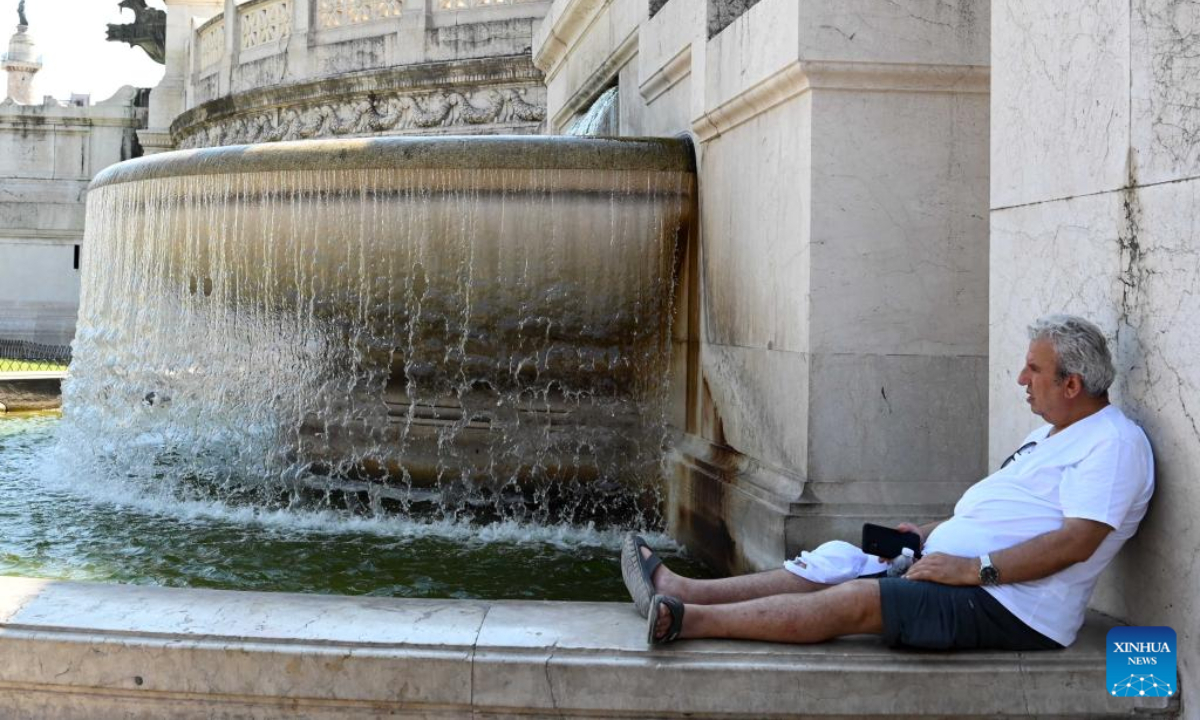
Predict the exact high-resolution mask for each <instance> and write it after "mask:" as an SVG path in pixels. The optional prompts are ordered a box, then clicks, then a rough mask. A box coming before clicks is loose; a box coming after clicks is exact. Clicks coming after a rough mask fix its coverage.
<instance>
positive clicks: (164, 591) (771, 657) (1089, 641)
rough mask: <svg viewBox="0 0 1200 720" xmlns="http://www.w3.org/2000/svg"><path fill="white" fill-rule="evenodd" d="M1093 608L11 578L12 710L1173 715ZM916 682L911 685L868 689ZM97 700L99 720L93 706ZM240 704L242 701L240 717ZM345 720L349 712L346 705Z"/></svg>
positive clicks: (260, 714)
mask: <svg viewBox="0 0 1200 720" xmlns="http://www.w3.org/2000/svg"><path fill="white" fill-rule="evenodd" d="M1110 624H1111V623H1110V622H1109V621H1106V620H1104V619H1102V618H1099V617H1095V618H1093V619H1092V621H1091V622H1090V623H1089V625H1088V626H1087V627H1085V630H1084V632H1083V633H1082V635H1081V639H1080V641H1079V642H1078V643H1077V644H1076V645H1075V646H1073V647H1072V648H1070V649H1068V650H1065V651H1062V652H1053V653H1028V654H1026V653H996V652H973V653H921V652H903V651H896V650H889V649H887V648H884V647H883V646H882V645H880V644H879V642H878V640H877V639H875V638H867V637H852V638H845V639H842V640H838V641H835V642H831V643H826V644H823V645H817V646H808V647H800V646H789V645H779V644H772V643H751V642H729V641H689V642H680V643H676V644H674V645H672V646H668V647H664V648H649V647H647V646H646V644H645V640H644V632H645V623H644V620H642V618H640V617H639V616H638V615H637V614H636V613H635V612H634V611H633V609H632V606H631V605H628V604H623V603H619V604H613V603H553V602H486V601H450V600H401V599H384V598H361V597H330V596H315V595H295V594H272V593H258V592H232V591H216V590H181V589H168V588H155V587H133V586H116V585H100V584H87V583H71V582H57V581H44V580H30V579H20V578H0V715H5V716H7V714H10V713H14V712H15V713H17V714H21V713H24V712H28V711H30V710H31V709H33V710H35V711H36V712H37V713H38V716H39V717H69V718H76V717H108V716H120V717H154V716H155V713H159V714H160V716H165V715H162V714H163V713H166V714H168V715H174V716H177V717H205V716H211V715H206V714H205V713H208V712H210V711H213V708H218V707H221V708H226V710H224V711H223V712H226V714H224V715H222V717H255V718H267V717H271V718H274V717H306V716H312V715H311V712H310V711H313V709H314V708H318V707H319V708H321V709H322V710H321V712H322V713H325V712H328V713H329V716H330V717H336V716H341V717H384V716H387V717H394V716H397V715H399V716H414V717H420V716H435V715H436V716H438V717H464V718H465V717H479V716H481V715H492V714H495V715H497V716H505V717H514V716H526V715H544V714H546V713H555V712H557V713H561V714H566V715H571V716H578V717H593V718H600V717H631V716H636V717H646V716H653V717H683V716H688V717H716V716H720V717H723V718H751V717H755V718H763V717H803V716H805V715H824V716H830V715H834V716H836V715H842V716H913V715H919V714H944V715H956V716H969V715H996V714H1005V715H1013V714H1015V715H1016V716H1022V715H1037V714H1054V715H1066V716H1081V717H1082V716H1088V717H1101V716H1122V715H1130V714H1133V713H1134V712H1136V713H1137V714H1138V715H1139V716H1146V715H1150V716H1155V715H1159V716H1170V715H1172V714H1174V713H1175V712H1176V711H1177V704H1176V703H1171V704H1168V703H1167V702H1166V701H1165V700H1159V699H1149V698H1147V699H1137V700H1130V699H1126V698H1121V699H1119V702H1118V699H1116V698H1109V697H1107V695H1106V694H1105V693H1103V692H1102V691H1101V688H1103V684H1104V649H1103V642H1104V634H1105V632H1106V631H1107V627H1108V626H1109V625H1110ZM870 687H903V688H905V690H904V692H899V693H882V692H878V693H877V692H864V691H863V689H864V688H870ZM89 708H90V711H92V715H89V714H88V713H89ZM233 708H242V710H238V711H236V712H235V711H234V710H232V709H233ZM339 713H340V714H339ZM321 717H325V715H321Z"/></svg>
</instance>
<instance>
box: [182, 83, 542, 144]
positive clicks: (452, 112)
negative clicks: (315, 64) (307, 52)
mask: <svg viewBox="0 0 1200 720" xmlns="http://www.w3.org/2000/svg"><path fill="white" fill-rule="evenodd" d="M545 117H546V108H545V107H544V106H541V105H535V104H532V103H530V102H528V101H527V100H526V98H525V91H524V90H522V89H517V88H503V89H491V88H489V89H483V90H476V91H465V92H458V91H440V92H433V93H423V94H420V95H416V94H406V93H393V94H385V95H377V96H374V98H372V97H360V98H354V99H349V100H345V101H341V102H321V103H314V104H312V105H305V106H294V107H285V108H271V109H268V110H262V111H257V112H252V113H248V114H245V115H239V116H235V117H232V118H225V119H221V120H217V121H215V122H211V123H207V124H203V125H199V126H196V127H195V128H185V129H183V130H181V131H180V133H179V136H180V137H179V138H178V140H177V142H176V147H178V148H179V149H181V150H183V149H192V148H202V147H217V146H221V145H244V144H249V143H262V142H277V141H280V140H307V139H311V138H326V137H337V136H345V135H354V136H363V135H377V134H384V133H398V132H402V131H406V130H416V131H419V130H423V129H433V128H452V127H458V126H465V127H470V126H482V125H495V124H512V123H539V122H541V121H542V120H544V119H545Z"/></svg>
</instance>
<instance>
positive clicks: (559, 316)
mask: <svg viewBox="0 0 1200 720" xmlns="http://www.w3.org/2000/svg"><path fill="white" fill-rule="evenodd" d="M694 185H695V180H694V174H693V171H692V169H691V168H690V150H689V149H688V148H687V147H686V146H685V145H684V144H683V143H681V142H679V141H658V140H653V141H647V140H581V139H570V140H565V139H562V138H528V137H526V138H497V137H493V138H410V139H404V138H388V139H374V140H354V141H309V142H303V143H278V144H272V145H269V146H248V147H234V148H215V149H206V150H196V151H187V152H179V153H169V154H163V155H156V156H152V157H150V158H144V159H141V160H135V161H130V162H128V163H122V164H121V165H118V166H115V167H114V168H110V169H109V170H108V171H106V172H105V173H103V174H102V175H101V176H99V177H98V178H97V179H96V181H95V182H94V183H93V186H92V188H91V189H90V190H89V193H88V207H87V227H86V235H85V239H84V246H83V248H84V249H83V253H84V255H83V276H82V290H81V298H80V317H79V322H78V329H77V333H76V338H75V342H74V346H73V351H74V362H73V364H72V366H71V376H70V378H69V379H68V380H67V381H66V383H65V384H64V409H65V418H64V423H63V428H62V431H61V432H60V438H61V442H62V445H63V449H64V451H65V453H66V454H69V455H70V456H72V457H73V458H74V459H73V462H77V463H82V464H89V465H93V466H95V467H93V468H92V472H91V473H89V475H91V476H95V477H120V478H122V479H123V480H122V481H124V482H130V483H132V487H147V488H150V487H153V488H156V490H158V491H161V489H162V487H163V486H169V488H170V491H171V492H172V493H175V494H177V495H178V496H179V497H181V498H194V497H206V498H211V497H218V498H222V499H224V500H226V501H228V502H232V503H239V502H245V503H257V504H264V505H267V506H271V507H280V506H293V505H296V504H297V503H314V502H315V503H342V504H346V503H350V504H353V505H357V506H361V508H362V510H363V511H364V512H367V513H383V512H408V513H417V512H419V513H430V514H433V515H435V516H439V517H452V518H472V519H505V520H521V521H526V520H530V521H536V522H548V523H549V522H568V523H580V522H587V521H593V520H598V521H601V522H619V523H627V524H640V525H653V524H655V523H656V522H657V505H658V497H657V487H658V475H659V463H660V458H661V454H662V449H663V443H664V439H665V437H666V423H665V419H664V418H665V408H666V400H667V398H666V389H667V382H668V376H669V369H670V342H671V322H672V316H673V297H674V277H675V264H676V262H677V259H678V257H677V256H678V252H679V249H680V248H681V242H682V241H683V238H684V236H685V233H686V232H687V228H688V226H689V221H690V217H691V213H692V212H693V209H692V204H693V203H694Z"/></svg>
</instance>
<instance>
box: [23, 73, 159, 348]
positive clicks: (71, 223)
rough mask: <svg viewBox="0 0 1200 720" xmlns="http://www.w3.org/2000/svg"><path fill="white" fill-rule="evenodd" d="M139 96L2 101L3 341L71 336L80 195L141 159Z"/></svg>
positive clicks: (54, 340)
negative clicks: (115, 168) (103, 173)
mask: <svg viewBox="0 0 1200 720" xmlns="http://www.w3.org/2000/svg"><path fill="white" fill-rule="evenodd" d="M138 97H139V92H138V91H136V90H134V89H133V88H123V89H122V90H119V91H118V92H117V93H116V94H115V95H114V96H113V97H112V98H111V99H109V100H107V101H105V102H102V103H99V104H97V105H95V106H90V107H67V106H63V105H60V104H58V103H47V104H44V105H19V104H17V103H14V102H12V101H11V100H6V101H5V102H3V103H0V179H2V180H3V192H2V193H0V338H8V339H16V340H31V341H34V342H41V343H47V344H54V345H61V344H66V343H69V342H70V341H71V338H72V337H74V335H75V316H76V313H77V311H78V307H79V271H78V269H77V268H76V266H75V257H76V246H79V245H81V243H82V242H83V227H84V205H85V198H84V196H85V193H86V190H87V185H88V183H89V182H90V181H91V179H92V176H93V175H95V174H96V173H97V172H99V171H100V170H102V169H104V168H105V167H108V166H109V165H112V164H113V163H116V162H120V161H121V160H125V159H127V158H129V157H132V156H133V154H134V153H135V143H136V140H135V138H134V129H135V128H137V127H139V126H140V125H141V124H142V123H144V121H145V109H144V108H143V107H139V106H138V103H139V100H138ZM83 254H84V255H86V252H84V253H83Z"/></svg>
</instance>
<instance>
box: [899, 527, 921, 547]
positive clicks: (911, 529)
mask: <svg viewBox="0 0 1200 720" xmlns="http://www.w3.org/2000/svg"><path fill="white" fill-rule="evenodd" d="M896 529H897V530H899V531H900V532H910V533H916V534H917V537H919V538H921V547H925V533H923V532H921V528H919V527H917V526H916V525H913V524H912V523H900V524H899V525H897V526H896Z"/></svg>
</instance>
